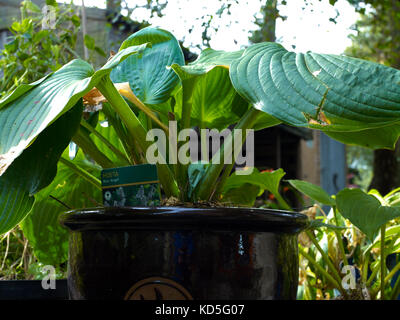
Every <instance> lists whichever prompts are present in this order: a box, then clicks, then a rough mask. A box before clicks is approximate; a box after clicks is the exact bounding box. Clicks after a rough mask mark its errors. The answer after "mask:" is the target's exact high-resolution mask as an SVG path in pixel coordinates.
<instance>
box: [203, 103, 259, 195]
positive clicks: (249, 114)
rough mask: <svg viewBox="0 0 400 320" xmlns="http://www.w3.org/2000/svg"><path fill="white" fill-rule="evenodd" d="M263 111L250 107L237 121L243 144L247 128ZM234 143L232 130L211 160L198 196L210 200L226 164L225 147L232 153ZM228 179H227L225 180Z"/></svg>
mask: <svg viewBox="0 0 400 320" xmlns="http://www.w3.org/2000/svg"><path fill="white" fill-rule="evenodd" d="M260 113H261V111H259V110H257V109H255V108H250V109H249V110H247V111H246V113H245V114H244V115H243V117H242V118H241V119H240V121H239V122H238V123H237V125H236V127H235V129H241V130H242V144H243V143H244V141H243V140H244V139H243V137H244V136H245V135H246V133H245V132H246V129H248V128H251V127H252V126H253V124H254V123H255V121H256V120H257V117H258V116H259V115H260ZM233 143H234V137H233V133H232V132H231V133H230V134H229V136H228V137H227V139H226V140H225V141H224V144H223V145H222V146H221V147H220V149H219V152H217V153H216V154H215V155H214V157H213V158H212V160H211V165H210V166H209V167H208V169H207V173H206V174H205V176H204V178H203V181H202V182H201V183H199V185H200V188H199V190H198V191H197V192H196V193H197V198H198V199H201V200H210V199H211V197H212V196H213V194H214V191H215V186H216V185H217V184H216V182H217V180H218V177H219V175H220V173H221V171H222V170H223V168H224V166H225V164H224V155H225V151H226V150H225V149H226V146H227V147H228V148H230V149H229V151H230V153H231V154H232V153H233V151H232V149H233ZM237 152H240V150H237ZM236 156H237V155H236V154H234V156H233V157H232V159H231V161H232V163H231V164H230V165H233V164H234V163H235V159H236ZM217 157H219V163H217V164H215V162H217V160H218V159H217ZM225 181H226V180H225ZM224 183H225V182H223V183H222V184H221V185H220V187H219V188H220V190H223V185H224Z"/></svg>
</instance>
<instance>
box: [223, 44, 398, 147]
mask: <svg viewBox="0 0 400 320" xmlns="http://www.w3.org/2000/svg"><path fill="white" fill-rule="evenodd" d="M230 74H231V79H232V82H233V85H234V87H235V89H236V90H237V91H238V92H239V93H240V94H241V95H242V96H243V97H244V98H246V99H247V100H248V101H250V102H251V103H252V104H253V106H254V107H255V108H256V109H259V110H262V111H264V112H266V113H268V114H270V115H272V116H273V117H275V118H277V119H279V120H281V121H283V122H285V123H287V124H289V125H293V126H302V127H310V128H316V129H321V130H324V131H326V132H338V131H353V132H354V131H360V130H365V129H373V128H379V127H385V126H390V125H394V124H396V123H398V122H399V120H400V86H399V85H398V83H399V82H400V71H398V70H396V69H393V68H389V67H386V66H383V65H380V64H376V63H372V62H368V61H363V60H359V59H355V58H350V57H345V56H339V55H329V54H315V53H305V54H303V53H294V52H289V51H287V50H286V49H284V48H283V47H282V46H281V45H279V44H277V43H268V42H267V43H260V44H256V45H253V46H251V47H249V48H247V49H246V50H245V51H244V52H243V54H242V56H241V57H240V58H239V59H236V60H234V61H233V62H232V63H231V68H230ZM392 130H395V134H392V138H393V140H394V139H395V138H396V139H397V137H398V133H399V127H398V126H396V127H392ZM333 136H334V134H333ZM347 140H349V139H347ZM358 140H359V136H357V135H356V136H355V142H358ZM364 143H365V142H364ZM372 143H374V144H375V143H376V141H371V144H372ZM379 144H380V145H382V143H381V142H380V143H379ZM387 144H388V143H387V142H386V145H387ZM371 146H372V147H376V145H371Z"/></svg>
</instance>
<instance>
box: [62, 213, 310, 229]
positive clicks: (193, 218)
mask: <svg viewBox="0 0 400 320" xmlns="http://www.w3.org/2000/svg"><path fill="white" fill-rule="evenodd" d="M60 223H61V224H62V225H63V226H65V227H67V228H68V229H69V230H71V231H88V230H132V229H133V230H149V231H151V230H176V231H178V230H193V231H195V230H199V231H200V230H210V231H211V230H212V231H234V230H237V231H253V232H283V233H298V232H300V231H302V230H304V229H305V228H306V227H308V226H309V220H308V217H307V216H306V215H304V214H301V213H297V212H290V211H284V210H275V209H261V208H243V207H97V208H87V209H82V210H71V211H67V212H65V213H64V214H62V215H61V217H60Z"/></svg>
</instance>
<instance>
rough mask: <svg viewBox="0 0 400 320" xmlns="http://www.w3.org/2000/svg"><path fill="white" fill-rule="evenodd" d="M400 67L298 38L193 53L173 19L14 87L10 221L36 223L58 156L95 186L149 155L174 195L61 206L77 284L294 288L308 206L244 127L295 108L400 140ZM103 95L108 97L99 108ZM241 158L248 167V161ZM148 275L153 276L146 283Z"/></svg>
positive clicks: (4, 196) (365, 133) (343, 127)
mask: <svg viewBox="0 0 400 320" xmlns="http://www.w3.org/2000/svg"><path fill="white" fill-rule="evenodd" d="M399 81H400V72H399V71H397V70H395V69H392V68H389V67H385V66H383V65H379V64H375V63H371V62H367V61H363V60H359V59H354V58H349V57H344V56H336V55H327V54H315V53H306V54H301V53H294V52H288V51H287V50H285V49H284V48H283V47H282V46H281V45H279V44H277V43H260V44H255V45H252V46H250V47H248V48H247V49H245V50H240V51H235V52H224V51H215V50H212V49H206V50H204V51H203V52H202V53H201V54H200V56H199V58H198V59H197V60H196V61H194V62H193V63H191V64H188V65H185V61H184V58H183V54H182V50H181V48H180V46H179V43H178V41H177V40H176V39H175V38H174V36H173V35H172V34H171V33H169V32H167V31H165V30H161V29H156V28H151V27H148V28H145V29H142V30H140V31H139V32H137V33H135V34H133V35H131V36H130V37H129V38H128V39H126V40H125V41H124V42H123V43H122V45H121V48H120V50H119V51H118V53H116V54H115V55H113V56H112V57H110V59H109V60H108V61H107V63H106V64H105V65H104V66H103V67H102V68H101V69H99V70H97V71H94V70H93V68H92V66H91V65H89V64H88V63H87V62H85V61H82V60H79V59H78V60H73V61H71V62H69V63H68V64H66V65H65V66H63V67H62V68H60V69H59V70H57V71H56V72H54V73H52V74H50V75H48V76H46V77H45V78H42V79H40V80H38V81H36V82H34V83H32V84H29V85H21V86H19V87H18V88H17V89H16V90H15V91H13V92H12V93H11V94H10V95H8V96H7V97H5V98H3V99H2V100H0V175H1V176H0V218H1V219H0V233H4V232H7V231H8V230H10V229H11V228H13V227H14V226H15V225H17V224H18V223H19V222H20V221H22V220H23V219H24V218H25V217H26V216H27V214H28V213H29V211H30V210H31V208H32V206H33V204H34V194H35V193H37V192H39V191H40V190H41V189H43V188H44V187H46V186H47V185H49V184H50V183H51V182H52V181H57V179H58V178H59V175H58V174H57V165H58V172H64V171H65V170H67V171H68V170H69V171H70V172H72V173H73V174H74V176H79V177H80V179H82V180H84V181H86V182H88V183H90V185H91V187H92V188H93V190H95V191H94V192H93V194H95V192H99V190H102V184H101V181H100V180H99V179H98V177H97V176H96V174H94V173H95V172H98V170H99V168H102V169H110V168H116V167H126V166H131V165H134V166H137V165H140V164H145V163H150V164H154V165H156V166H157V180H156V181H153V182H154V183H160V185H161V188H162V192H163V198H164V200H166V203H169V204H171V203H172V204H175V207H174V206H173V205H172V206H171V205H169V206H167V207H163V206H154V204H153V206H152V207H149V208H140V207H136V208H135V207H130V208H121V207H119V208H100V209H85V210H81V211H79V210H77V211H73V212H69V213H67V214H66V215H64V216H63V218H62V221H63V224H64V225H65V226H67V227H68V228H69V229H70V230H71V231H72V233H71V243H70V248H71V252H70V261H69V265H70V271H69V272H70V280H71V281H70V282H69V286H70V292H71V297H72V298H100V297H103V298H126V299H142V298H143V299H146V298H153V299H154V298H156V299H161V298H167V297H176V296H173V295H172V293H171V292H172V291H173V292H175V293H176V292H179V294H181V297H183V298H185V299H190V298H193V299H200V298H204V299H209V298H210V299H211V298H212V299H214V298H217V297H218V296H219V297H221V298H227V299H228V298H229V299H236V298H237V299H239V298H240V299H245V298H248V299H267V298H271V299H272V298H288V299H290V298H295V291H296V286H297V239H296V235H297V233H298V232H299V231H301V230H302V229H304V228H305V227H306V226H307V219H306V218H305V216H303V215H301V214H296V213H292V212H290V207H289V206H288V205H287V204H286V202H285V200H284V199H283V198H282V197H281V196H280V194H279V190H278V186H279V181H280V179H281V178H282V177H283V174H284V173H283V171H282V170H280V169H279V170H276V171H274V172H272V173H270V175H268V173H264V172H258V170H256V169H255V168H252V164H251V161H249V163H246V161H245V163H243V155H242V154H241V147H242V145H243V144H244V143H245V142H244V141H246V150H249V148H250V149H251V146H252V144H251V140H252V139H251V137H252V132H253V131H252V130H259V129H263V128H267V127H271V126H274V125H277V124H280V123H282V122H283V123H285V124H288V125H292V126H300V127H308V128H312V129H319V130H322V131H324V132H325V133H326V134H328V135H329V136H331V137H332V138H334V139H337V140H339V141H341V142H344V143H354V144H359V145H362V146H367V147H372V148H383V147H386V148H393V146H394V143H395V141H396V140H397V138H398V136H399V131H400V130H399V125H398V124H397V122H398V121H399V120H398V119H399V115H400V88H399V87H398V85H397V83H398V82H399ZM82 102H83V104H84V105H85V108H83V107H82ZM98 104H101V108H100V110H99V108H93V107H91V105H98ZM233 126H234V127H233ZM232 127H233V130H227V129H228V128H232ZM194 128H196V130H194ZM207 129H214V130H216V132H219V133H222V132H224V133H226V135H225V136H224V142H223V144H222V145H217V147H216V148H210V149H212V150H207V148H206V146H207V142H208V137H207V134H208V133H209V132H207ZM194 132H196V133H197V132H199V133H200V137H199V141H200V143H199V145H200V146H201V150H202V157H201V159H197V160H198V161H193V160H192V156H193V154H194V152H192V151H193V149H196V147H193V146H196V144H194V141H195V140H196V139H192V135H193V134H194ZM214 133H215V131H214ZM246 137H248V138H247V140H246ZM71 140H72V141H73V142H74V143H75V144H76V145H77V146H78V148H79V150H78V152H77V153H75V154H74V155H71V154H70V153H68V152H67V151H65V150H66V148H67V146H68V145H69V144H70V142H71ZM248 142H249V145H247V143H248ZM212 146H214V144H213V145H212ZM196 150H197V149H196ZM209 151H211V155H212V156H211V157H208V155H209ZM63 152H64V153H63ZM227 159H228V160H227ZM239 160H241V164H245V165H246V166H247V167H248V168H247V170H242V171H236V170H234V165H235V162H238V161H239ZM245 160H246V158H245ZM282 173H283V174H282ZM65 184H70V185H71V184H72V185H74V184H77V182H76V180H69V179H66V178H63V179H61V180H60V183H59V184H57V185H56V188H55V189H57V190H61V189H60V188H63V186H64V185H65ZM265 190H268V191H269V192H271V193H272V194H274V195H275V197H276V199H277V200H278V201H279V203H280V205H281V207H282V208H284V209H286V211H271V210H262V209H250V208H249V209H245V208H240V209H239V208H235V207H238V206H243V205H245V206H247V207H251V206H252V205H253V203H254V200H255V198H256V197H257V195H259V194H260V192H262V191H265ZM85 196H86V197H89V199H91V198H90V195H88V194H87V193H85ZM60 198H62V196H60ZM58 200H62V199H58ZM92 200H93V202H95V203H96V199H92ZM122 200H123V197H122ZM122 200H121V201H122ZM98 202H99V201H97V203H98ZM117 202H118V201H117ZM188 204H189V205H188ZM66 205H68V204H66ZM121 205H122V206H123V207H126V206H127V203H124V202H123V201H122V204H121ZM176 206H178V207H176ZM188 206H190V207H191V208H187V207H188ZM148 245H150V246H148ZM120 248H124V249H120ZM125 249H126V250H125ZM145 258H146V259H147V258H149V259H150V261H145ZM117 262H118V263H119V262H121V264H117ZM249 275H251V276H250V277H248V276H249ZM113 279H115V284H114V280H113ZM160 286H164V287H168V290H167V292H165V291H163V290H161V289H159V288H160ZM143 288H150V290H147V291H145V293H146V295H145V294H144V293H143V292H142V291H140V290H139V289H143ZM171 288H172V289H171ZM138 290H139V291H138ZM217 290H218V292H217ZM96 291H97V293H94V292H96ZM148 291H149V292H150V293H149V294H150V295H149V296H147V292H148ZM170 293H171V295H170ZM95 294H98V296H96V295H95Z"/></svg>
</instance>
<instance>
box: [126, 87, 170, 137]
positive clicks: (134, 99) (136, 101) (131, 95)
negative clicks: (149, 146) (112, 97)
mask: <svg viewBox="0 0 400 320" xmlns="http://www.w3.org/2000/svg"><path fill="white" fill-rule="evenodd" d="M119 92H120V93H121V94H122V95H123V96H124V97H125V98H127V99H128V100H129V101H130V102H132V103H133V104H134V105H135V106H136V107H137V108H138V109H140V110H142V111H143V112H144V113H145V114H146V115H147V116H148V117H149V118H150V119H151V120H153V121H154V122H155V123H156V124H157V125H158V126H159V127H160V128H161V129H163V130H164V132H165V133H166V134H167V136H169V128H168V127H167V126H166V125H165V124H164V123H162V122H161V121H160V120H159V119H158V118H157V116H156V114H155V113H154V112H153V111H152V110H151V109H150V108H149V107H148V106H146V105H145V104H144V103H143V102H142V101H140V100H139V98H138V97H136V96H135V94H134V93H133V92H132V91H131V90H127V89H120V90H119Z"/></svg>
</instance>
